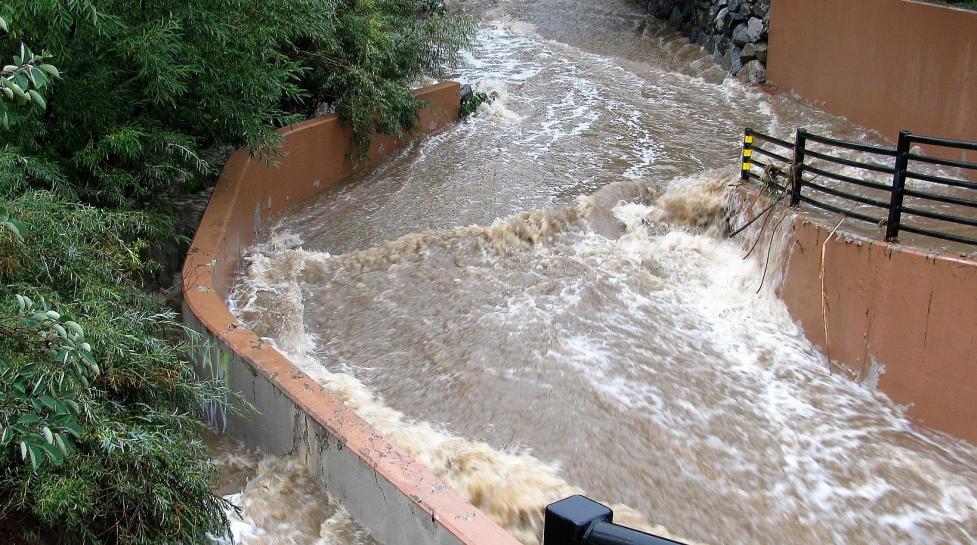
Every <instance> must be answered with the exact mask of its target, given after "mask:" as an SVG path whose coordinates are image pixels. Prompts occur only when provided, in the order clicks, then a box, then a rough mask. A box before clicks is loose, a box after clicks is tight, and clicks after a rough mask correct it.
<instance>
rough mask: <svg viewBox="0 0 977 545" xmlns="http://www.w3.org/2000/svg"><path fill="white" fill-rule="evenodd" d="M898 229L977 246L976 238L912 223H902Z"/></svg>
mask: <svg viewBox="0 0 977 545" xmlns="http://www.w3.org/2000/svg"><path fill="white" fill-rule="evenodd" d="M899 230H900V231H906V232H909V233H916V234H917V235H925V236H928V237H933V238H941V239H943V240H950V241H953V242H959V243H961V244H973V245H975V246H977V240H975V239H972V238H967V237H962V236H959V235H951V234H949V233H939V232H937V231H930V230H929V229H922V228H919V227H913V226H912V225H906V224H902V225H900V226H899Z"/></svg>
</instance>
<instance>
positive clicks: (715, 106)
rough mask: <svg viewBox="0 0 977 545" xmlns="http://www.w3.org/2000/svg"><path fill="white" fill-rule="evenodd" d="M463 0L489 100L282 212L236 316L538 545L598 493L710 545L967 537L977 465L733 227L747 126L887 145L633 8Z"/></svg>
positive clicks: (644, 521)
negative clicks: (910, 412) (820, 330)
mask: <svg viewBox="0 0 977 545" xmlns="http://www.w3.org/2000/svg"><path fill="white" fill-rule="evenodd" d="M461 5H462V7H464V8H466V9H468V10H470V11H471V12H472V13H473V14H475V15H476V16H477V17H478V18H479V20H480V27H479V29H480V30H479V39H480V47H479V49H478V51H477V52H475V53H474V54H473V55H472V56H471V57H470V58H469V59H468V61H467V62H466V64H465V66H463V67H461V68H460V69H459V70H458V73H457V74H456V75H455V78H456V79H460V80H463V81H469V82H473V83H475V85H476V86H477V87H478V88H479V89H482V90H484V91H486V92H489V93H490V94H492V95H493V96H495V98H496V100H495V101H494V102H493V103H492V104H491V105H486V106H483V107H482V108H481V109H480V111H479V112H478V113H477V114H476V115H475V116H474V117H472V118H471V119H469V120H467V121H464V122H463V123H461V124H459V125H458V126H457V127H454V128H452V129H451V130H449V131H447V132H445V133H443V134H441V135H438V136H436V137H433V138H430V139H427V140H425V141H422V142H418V143H416V144H414V145H413V146H412V147H410V148H409V149H408V150H406V151H405V152H404V153H402V154H401V155H400V156H399V157H397V158H396V159H394V160H392V161H389V162H387V163H385V164H384V165H382V166H381V167H380V168H378V169H376V170H374V171H372V172H369V173H366V174H363V175H360V176H358V177H356V178H354V179H352V180H349V181H347V182H344V183H342V184H340V185H338V186H336V187H333V188H330V189H329V190H327V191H326V192H324V193H323V194H322V195H321V196H319V197H318V198H316V199H314V200H312V201H310V202H307V203H304V204H302V205H300V206H299V207H297V208H294V209H292V210H289V211H288V212H287V213H286V214H284V216H283V217H282V218H281V220H280V221H279V222H278V223H276V224H275V225H273V226H271V227H270V228H269V229H267V230H266V232H264V233H263V234H262V236H261V239H260V240H261V242H260V243H259V244H258V245H256V246H255V247H254V248H253V249H252V250H251V252H250V253H249V255H248V257H247V265H246V267H245V270H244V271H243V273H242V275H241V276H240V278H239V279H238V281H237V283H236V287H235V291H234V294H233V295H232V297H231V300H230V304H231V306H232V309H233V311H234V312H235V313H236V315H237V316H238V318H239V319H240V320H241V322H242V323H243V324H245V325H247V326H249V327H251V328H253V329H255V331H257V332H258V334H259V335H262V336H264V337H267V338H268V339H269V340H271V341H273V342H274V343H275V344H276V346H277V347H278V348H279V349H280V350H282V351H283V352H285V353H286V354H288V355H289V357H291V358H292V359H293V361H295V362H296V363H297V364H298V365H300V366H301V367H302V368H303V369H304V370H305V371H306V372H307V373H309V374H310V375H311V376H312V377H313V378H315V379H316V380H318V381H320V382H321V383H322V384H323V385H324V386H326V388H328V389H329V390H330V391H332V392H333V393H335V394H336V395H337V396H339V397H340V398H342V399H344V400H345V401H346V402H347V403H348V404H349V405H350V406H352V407H353V408H354V409H355V410H357V412H358V413H359V414H360V415H361V416H362V417H363V418H364V419H365V420H367V421H368V422H370V423H371V424H372V425H374V426H375V427H376V428H378V429H379V430H380V431H381V432H383V433H384V434H385V435H387V436H388V437H389V438H390V439H391V440H392V441H394V442H395V443H397V444H398V445H399V446H400V447H401V448H403V449H404V450H406V451H407V452H409V453H411V454H412V455H413V456H415V457H416V458H417V459H418V460H419V461H421V462H422V463H424V464H425V465H426V466H427V467H429V468H430V469H431V470H432V471H433V472H434V473H435V474H436V475H438V476H439V477H440V478H441V479H443V480H444V481H445V482H446V483H447V484H449V485H451V486H453V487H455V488H456V489H458V490H459V491H460V492H461V493H462V494H463V495H465V496H466V497H467V498H469V500H470V501H472V502H473V503H474V504H475V505H477V506H478V507H480V508H481V509H483V510H484V511H485V512H486V513H487V514H488V515H489V516H491V517H492V518H493V519H494V520H496V521H497V522H499V523H500V524H502V525H503V526H504V527H506V528H507V529H508V530H509V531H510V532H512V533H513V535H515V536H516V537H517V538H518V539H520V540H521V541H523V542H524V543H526V544H527V545H529V544H533V543H538V541H539V535H540V532H541V519H542V508H543V507H544V506H545V505H546V504H547V503H549V502H551V501H555V500H557V499H560V498H562V497H564V496H566V495H569V494H573V493H581V492H583V493H587V494H588V495H590V496H592V497H594V498H597V499H600V500H602V501H605V502H607V503H609V504H612V505H613V506H614V507H615V510H616V517H617V518H618V519H619V520H620V521H622V522H626V523H629V524H633V525H635V526H639V527H643V528H652V529H656V530H657V531H661V532H663V533H668V534H669V535H673V536H679V537H681V538H683V539H688V540H692V541H696V542H702V543H714V544H719V543H729V544H732V543H741V542H755V543H761V544H787V543H792V544H800V545H803V544H819V545H820V544H823V543H846V544H866V545H867V544H875V543H881V542H886V543H915V542H929V543H970V542H975V541H977V450H975V448H974V447H972V446H971V445H968V444H966V443H964V442H960V441H957V440H955V439H953V438H951V437H947V436H944V435H941V434H937V433H934V432H931V431H928V430H924V429H919V428H917V427H915V426H914V425H913V424H912V423H911V422H910V421H909V420H908V419H907V418H906V416H905V411H904V409H903V408H902V407H899V406H896V405H895V404H893V403H892V402H891V401H889V400H888V399H887V398H886V397H885V396H883V395H881V394H879V393H877V392H874V391H872V390H871V389H870V388H865V387H862V386H859V385H857V384H855V383H852V382H849V381H847V380H845V379H843V378H840V377H838V376H834V375H832V374H831V373H830V372H829V366H828V363H827V361H826V359H825V356H824V355H823V354H822V353H821V352H819V351H818V349H816V348H815V347H814V346H812V345H811V344H810V343H808V342H807V341H806V340H805V339H804V337H803V335H802V332H801V331H799V330H798V328H797V327H796V326H795V325H794V324H793V323H792V322H791V320H790V318H789V316H788V314H787V312H786V309H785V308H784V306H783V304H782V303H781V302H780V301H779V300H777V298H776V296H775V295H774V289H775V287H776V284H777V282H778V278H777V277H776V275H774V274H767V275H764V274H763V272H762V271H763V264H764V263H763V262H764V261H765V257H766V253H767V251H766V249H762V250H761V252H758V253H757V254H756V255H757V256H759V257H760V258H761V259H754V258H749V259H744V253H745V251H744V250H743V246H742V242H741V241H739V240H735V241H728V240H724V239H723V238H722V230H723V227H724V226H725V224H726V223H728V222H730V221H732V222H734V223H735V222H736V221H738V218H736V217H733V218H728V217H727V213H726V208H727V202H728V198H727V191H728V189H729V186H730V184H731V183H734V182H735V180H736V175H737V168H736V167H735V166H736V165H737V161H738V154H739V152H738V150H739V142H740V136H741V134H742V128H743V127H744V126H753V127H756V128H758V129H760V130H764V131H766V132H770V133H773V134H777V135H780V136H785V135H786V134H787V133H789V132H790V131H791V130H792V129H793V127H795V126H806V127H807V128H808V129H809V130H812V131H818V132H821V133H824V134H832V135H835V136H838V137H842V138H849V139H854V140H858V141H868V142H875V143H883V142H884V140H883V139H882V138H881V137H880V136H879V135H876V134H873V133H870V132H866V131H864V130H863V129H860V128H858V127H855V126H852V125H851V124H849V123H847V122H846V121H844V120H843V119H838V118H833V117H829V116H826V115H824V114H822V113H819V112H817V111H814V110H811V109H808V108H805V107H803V106H801V105H799V104H798V103H797V102H796V101H794V100H791V99H790V98H789V97H777V96H770V95H768V94H765V93H763V92H760V91H758V90H756V89H751V88H748V87H745V86H743V85H741V84H739V83H738V82H736V81H735V80H733V79H732V78H728V77H726V75H725V73H724V72H723V71H722V70H721V69H720V68H717V67H716V66H714V65H713V63H712V61H711V58H710V57H706V56H704V55H703V54H702V52H701V51H700V50H698V49H697V48H695V47H693V46H691V45H688V44H687V42H685V41H684V40H683V39H681V38H680V37H679V36H677V35H676V34H675V33H673V32H671V31H670V30H668V29H667V28H665V27H663V26H662V25H661V24H660V23H658V22H656V21H654V20H651V19H649V18H647V17H646V16H645V15H644V13H643V12H642V10H641V8H640V6H638V3H631V2H627V1H624V0H611V1H607V2H599V3H592V2H585V1H582V0H575V1H572V0H564V1H558V0H545V1H539V2H505V1H498V2H470V3H462V4H461ZM731 165H732V166H731ZM750 235H751V233H750V232H747V233H746V234H745V236H750ZM769 253H770V254H771V261H772V262H773V264H772V265H770V266H769V270H770V271H776V270H777V266H776V264H777V260H778V259H779V257H780V254H779V252H778V248H777V246H776V245H774V246H772V247H771V248H770V250H769ZM880 363H881V364H883V365H884V362H880ZM266 466H267V467H266V475H275V474H277V473H281V472H287V471H288V469H287V468H279V467H277V466H274V465H273V464H270V463H269V464H266ZM249 486H250V485H249ZM276 493H278V492H276V491H275V490H274V487H271V488H269V491H268V493H267V495H266V496H262V495H261V493H255V494H252V496H251V497H252V498H255V499H254V500H253V501H252V502H251V503H250V504H249V505H250V509H251V510H252V511H254V512H255V513H257V512H260V511H261V509H262V505H264V508H267V509H273V508H274V506H275V505H276V503H277V502H278V501H279V500H278V499H276V496H275V494H276ZM312 496H315V494H312ZM302 497H303V498H309V499H308V501H309V502H315V501H317V500H316V499H314V498H311V497H309V496H302ZM303 501H305V500H303ZM326 505H331V504H329V503H328V502H327V504H326ZM313 507H314V506H313ZM329 508H330V509H331V508H332V507H329ZM250 516H251V517H252V520H256V519H255V518H254V517H255V516H256V515H254V514H252V515H250ZM317 516H318V515H317ZM320 518H322V517H319V518H316V520H319V519H320ZM281 524H282V526H280V527H279V531H281V532H283V534H282V535H283V536H285V535H291V534H288V532H289V531H290V530H288V529H287V528H288V524H286V523H281ZM294 524H306V526H307V527H309V528H314V527H315V524H312V525H309V524H307V523H303V522H301V521H294ZM258 526H260V524H256V525H252V526H248V528H249V530H248V531H253V528H254V527H258ZM319 527H320V528H322V526H321V525H320V526H319ZM239 531H240V530H239ZM270 532H272V534H273V532H274V530H270ZM312 534H315V532H314V531H313V532H311V533H309V535H312ZM327 534H328V533H327ZM327 534H323V535H316V536H313V537H310V538H309V539H312V540H313V541H308V540H306V541H302V540H294V539H293V540H292V541H287V540H285V538H283V540H282V541H279V543H293V542H295V543H314V542H319V541H314V540H316V539H318V540H323V541H321V542H323V543H327V542H331V541H330V539H331V538H329V535H327ZM269 535H270V534H269ZM303 535H305V534H303ZM357 535H359V534H357ZM323 536H325V537H323ZM288 539H291V538H288ZM267 543H275V541H274V540H270V541H267Z"/></svg>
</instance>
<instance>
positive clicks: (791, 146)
mask: <svg viewBox="0 0 977 545" xmlns="http://www.w3.org/2000/svg"><path fill="white" fill-rule="evenodd" d="M750 136H755V137H757V138H758V139H760V140H763V141H764V142H770V143H771V144H776V145H778V146H780V147H783V148H787V149H794V144H791V143H790V142H788V141H786V140H781V139H779V138H774V137H773V136H770V135H769V134H763V133H762V132H756V131H754V130H751V131H750Z"/></svg>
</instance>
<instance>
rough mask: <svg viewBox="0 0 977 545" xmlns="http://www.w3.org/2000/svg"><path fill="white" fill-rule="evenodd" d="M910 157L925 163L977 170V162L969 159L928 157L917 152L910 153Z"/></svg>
mask: <svg viewBox="0 0 977 545" xmlns="http://www.w3.org/2000/svg"><path fill="white" fill-rule="evenodd" d="M909 158H910V159H912V160H913V161H920V162H923V163H929V164H931V165H942V166H946V167H957V168H969V169H973V170H977V163H971V162H968V161H957V160H956V159H940V158H939V157H927V156H925V155H919V154H916V153H910V154H909Z"/></svg>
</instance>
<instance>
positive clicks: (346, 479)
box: [183, 83, 518, 545]
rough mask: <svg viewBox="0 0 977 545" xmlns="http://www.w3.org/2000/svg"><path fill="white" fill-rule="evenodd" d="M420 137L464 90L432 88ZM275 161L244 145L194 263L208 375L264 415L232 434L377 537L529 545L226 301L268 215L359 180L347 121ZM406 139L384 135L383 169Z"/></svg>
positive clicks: (296, 141)
mask: <svg viewBox="0 0 977 545" xmlns="http://www.w3.org/2000/svg"><path fill="white" fill-rule="evenodd" d="M418 97H419V98H421V99H422V100H424V101H426V102H428V105H427V107H426V108H425V109H424V110H422V111H421V114H420V126H419V131H418V132H420V133H427V132H432V131H435V130H438V129H440V128H443V127H445V126H447V125H449V124H451V123H453V122H454V121H455V120H457V119H458V110H459V86H458V84H457V83H444V84H439V85H435V86H431V87H427V88H425V89H422V90H421V91H419V92H418ZM282 135H283V137H284V142H283V145H282V148H281V151H282V153H283V155H284V157H283V158H282V159H281V161H280V162H279V163H278V164H277V165H274V166H270V165H267V164H265V163H264V162H262V161H261V160H260V159H254V158H251V157H250V156H249V153H248V151H247V150H238V151H237V152H235V153H234V154H233V155H232V156H231V158H230V159H229V160H228V162H227V164H226V165H225V167H224V172H223V175H222V177H221V180H220V181H219V183H218V184H217V187H216V188H215V190H214V194H213V196H212V197H211V200H210V203H209V205H208V206H207V210H206V212H205V213H204V216H203V219H202V221H201V223H200V228H199V230H198V231H197V234H196V236H195V237H194V240H193V244H192V245H191V247H190V251H189V253H188V256H187V260H186V262H185V263H184V267H183V290H184V293H183V295H184V298H183V315H184V319H185V321H186V323H187V324H188V325H189V326H190V327H192V328H194V329H195V330H197V331H199V332H200V333H202V334H203V335H204V337H205V339H207V340H210V341H212V342H211V344H210V347H209V348H207V349H206V353H205V354H203V356H204V357H203V358H202V359H201V364H202V368H203V369H205V370H206V371H207V372H212V373H215V374H216V375H217V376H219V377H220V378H223V379H224V380H227V381H228V382H229V384H230V386H231V387H232V388H233V389H234V390H236V391H238V392H241V393H243V395H244V397H245V398H247V399H248V400H249V401H250V402H251V403H253V404H254V405H255V406H257V407H258V408H259V409H260V411H261V413H260V414H259V415H255V416H252V417H250V418H247V419H241V418H237V417H233V416H229V417H227V418H226V421H225V423H226V431H227V432H228V433H230V434H232V435H234V436H236V437H239V438H241V439H243V440H244V441H245V442H246V443H247V444H248V445H251V446H256V447H260V448H262V449H264V450H265V451H267V452H271V453H277V454H284V453H296V454H298V455H300V456H302V457H303V458H304V459H305V461H306V462H307V463H308V467H310V468H311V469H313V470H314V471H315V472H316V474H317V476H318V478H319V481H320V482H321V483H322V484H323V485H324V486H325V487H326V488H327V489H328V490H329V491H330V493H332V494H333V495H334V496H335V497H337V498H339V499H340V500H341V501H342V502H343V504H344V505H345V506H346V509H347V510H348V511H349V513H350V514H351V515H352V516H353V517H354V518H356V519H357V520H358V521H359V522H360V523H361V524H362V525H363V526H364V527H365V528H367V529H368V530H369V531H370V533H371V534H372V535H373V537H374V538H376V539H377V540H379V541H381V542H383V543H386V544H387V545H401V544H412V545H413V544H416V545H427V544H445V545H448V544H452V545H454V544H479V545H483V544H484V545H518V542H517V541H516V540H515V539H514V538H513V537H512V536H510V535H509V534H508V533H506V532H505V531H504V530H503V529H502V528H500V527H499V526H498V525H496V524H495V523H494V522H492V521H491V520H490V519H489V518H488V517H487V516H486V515H484V514H483V513H481V512H480V511H479V510H478V509H476V508H475V507H473V506H472V505H471V504H469V503H468V502H467V501H466V500H465V499H464V498H462V497H461V496H460V495H459V494H458V493H457V492H455V491H454V490H452V489H450V488H448V487H447V486H445V485H444V484H443V483H441V482H440V481H439V480H438V479H437V478H435V477H434V476H433V475H432V474H431V473H430V472H429V471H427V469H425V468H424V467H423V466H422V465H421V464H420V463H418V462H417V461H415V460H413V459H412V458H410V457H409V456H408V455H406V454H405V453H404V452H402V451H401V450H400V449H398V448H397V447H396V446H395V445H394V444H392V443H391V442H390V441H388V440H387V439H386V438H384V437H383V436H382V435H381V434H380V433H379V432H377V431H376V430H375V429H374V428H372V427H371V426H370V425H368V424H367V423H366V422H364V421H363V420H362V419H361V418H359V417H358V416H357V415H356V414H355V413H353V411H352V410H351V409H349V408H348V407H346V406H345V405H344V404H343V403H342V402H341V401H339V400H338V399H336V398H335V397H334V396H333V395H332V394H330V393H329V392H328V391H326V390H325V389H323V388H322V387H321V386H319V385H318V384H317V383H316V382H315V381H314V380H312V379H311V378H309V377H308V376H307V375H306V374H305V373H303V372H302V371H300V370H299V369H298V368H297V367H296V366H295V365H293V364H292V363H291V362H290V361H288V359H286V358H285V357H284V356H282V355H281V354H280V353H279V352H278V351H276V350H275V349H273V348H272V347H271V346H269V345H268V344H266V343H264V342H262V341H261V339H259V338H258V336H257V335H256V334H255V333H254V332H253V331H251V330H249V329H246V328H243V327H241V326H239V325H238V323H237V321H236V320H235V318H234V317H233V316H232V315H231V313H230V311H229V310H228V308H227V306H226V305H225V301H226V300H227V297H228V294H229V290H230V289H231V286H232V282H233V279H234V276H235V274H236V273H237V272H238V270H239V268H240V266H241V256H242V252H243V251H244V250H245V249H246V248H247V247H248V246H249V245H250V244H251V243H252V242H253V241H254V237H255V234H256V232H257V230H258V228H259V227H260V226H261V223H262V221H263V220H265V219H267V218H269V217H270V216H273V215H274V214H276V213H278V212H280V211H281V210H282V209H284V208H285V207H287V206H289V205H291V204H293V203H295V202H298V201H301V200H303V199H307V198H309V197H311V196H313V195H315V194H316V193H318V192H319V191H321V190H323V189H325V188H326V187H328V186H329V185H331V184H333V183H335V182H337V181H339V180H341V179H343V178H345V177H347V176H349V175H350V174H352V173H353V172H354V171H355V170H356V168H354V167H353V166H352V165H351V164H350V163H349V162H348V160H347V156H348V152H349V150H350V136H351V133H350V131H349V129H347V128H345V127H343V126H342V125H341V124H340V123H339V120H338V119H337V118H336V117H335V116H327V117H322V118H318V119H313V120H310V121H307V122H305V123H302V124H299V125H297V126H295V127H291V128H289V129H287V130H283V131H282ZM401 144H402V142H399V141H397V140H396V139H393V138H390V137H377V138H376V139H375V141H374V144H373V146H372V148H371V152H370V156H369V160H368V161H366V162H365V163H364V164H363V165H360V168H365V167H368V166H370V165H374V164H376V163H377V162H378V161H380V160H381V159H382V158H383V157H384V156H386V155H388V154H389V153H391V152H393V151H395V150H397V149H398V148H399V147H400V146H401Z"/></svg>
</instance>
